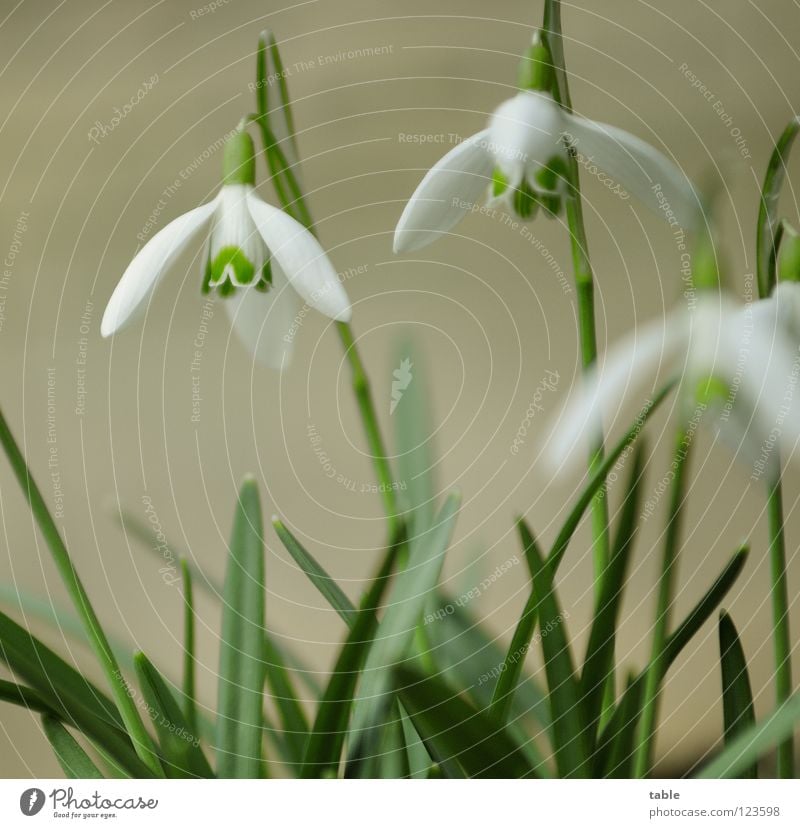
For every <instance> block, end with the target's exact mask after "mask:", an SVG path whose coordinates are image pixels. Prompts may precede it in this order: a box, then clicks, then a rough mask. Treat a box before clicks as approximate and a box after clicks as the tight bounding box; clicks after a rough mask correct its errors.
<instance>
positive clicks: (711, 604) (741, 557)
mask: <svg viewBox="0 0 800 828" xmlns="http://www.w3.org/2000/svg"><path fill="white" fill-rule="evenodd" d="M747 555H748V549H747V547H742V548H741V549H739V550H738V551H737V552H736V553H735V554H734V555H733V556H732V557H731V559H730V561H728V563H727V564H726V566H725V568H724V569H723V570H722V572H721V573H720V574H719V576H718V577H717V578H716V579H715V580H714V583H713V584H712V585H711V586H710V587H709V588H708V590H707V591H706V593H705V594H704V595H703V597H702V598H701V599H700V600H699V601H698V602H697V604H695V606H694V607H693V608H692V610H691V612H689V614H688V615H687V616H686V618H685V619H684V620H683V622H682V623H681V624H679V625H678V627H677V628H676V630H675V631H674V632H673V633H672V634H671V635H670V636H669V637H668V638H667V641H666V644H665V647H664V653H665V665H666V667H665V669H666V670H669V668H670V667H671V666H672V664H673V663H674V662H675V660H676V659H677V658H678V656H679V655H680V654H681V652H682V651H683V649H684V648H685V647H686V645H687V644H688V643H689V642H690V641H691V640H692V639H693V638H694V636H695V635H696V634H697V633H698V632H699V631H700V629H701V628H702V626H703V624H705V623H706V621H708V619H709V618H711V616H712V615H713V613H714V612H715V611H716V610H717V609H718V608H719V605H720V604H721V603H722V601H723V600H724V598H725V596H726V595H727V594H728V592H729V591H730V590H731V588H732V587H733V585H734V584H735V583H736V579H737V578H738V577H739V575H740V574H741V572H742V569H744V566H745V564H746V563H747ZM646 675H647V668H645V669H644V670H643V671H642V672H641V673H639V675H638V676H636V678H635V679H634V680H633V681H632V682H631V683H630V685H629V686H628V689H627V690H626V691H625V694H624V695H623V698H622V701H621V702H620V704H618V705H617V709H616V710H615V711H614V713H613V714H612V716H611V719H610V721H609V722H608V724H607V725H606V727H605V728H604V729H603V731H602V733H601V735H600V737H599V740H598V748H597V750H596V752H595V756H594V763H595V767H596V768H606V769H607V768H612V769H613V767H614V766H613V765H611V760H610V759H609V750H611V749H612V747H613V738H612V737H611V735H610V734H613V733H614V732H615V731H619V730H620V729H621V728H622V727H623V723H622V722H621V721H620V720H621V719H623V718H624V717H626V716H628V717H629V716H630V710H631V702H630V700H629V698H628V697H629V696H630V695H634V694H640V697H639V702H638V703H637V704H636V705H635V709H636V715H635V719H636V723H638V718H639V715H640V713H641V702H642V701H643V693H644V681H645V677H646ZM628 775H630V774H628Z"/></svg>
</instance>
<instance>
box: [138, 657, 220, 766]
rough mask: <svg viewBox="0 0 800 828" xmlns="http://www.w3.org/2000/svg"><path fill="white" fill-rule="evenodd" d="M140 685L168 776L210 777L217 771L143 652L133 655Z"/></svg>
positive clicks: (166, 685)
mask: <svg viewBox="0 0 800 828" xmlns="http://www.w3.org/2000/svg"><path fill="white" fill-rule="evenodd" d="M133 660H134V665H135V667H136V675H137V676H138V678H139V686H140V687H141V688H142V695H143V696H144V700H145V702H146V703H147V712H148V713H149V714H150V718H151V720H152V721H153V725H154V726H155V729H156V733H157V735H158V741H159V744H160V745H161V752H162V754H163V757H164V765H165V768H166V771H167V776H169V777H170V778H172V779H192V778H197V777H200V778H205V779H208V778H210V777H212V776H213V775H214V772H213V771H212V770H211V766H210V765H209V764H208V760H207V759H206V757H205V756H204V755H203V751H202V750H201V748H200V743H199V740H198V738H197V735H196V732H195V731H194V730H193V729H192V728H191V727H190V725H189V722H188V721H187V720H186V718H185V716H184V715H183V711H182V710H181V707H180V704H178V701H177V700H176V699H175V696H174V695H173V693H172V690H170V688H169V685H168V684H167V682H166V681H165V680H164V678H163V677H162V676H161V674H160V673H159V672H158V670H157V669H156V668H155V667H154V666H153V664H152V662H151V661H150V660H149V659H148V658H147V656H146V655H145V654H144V653H137V654H136V655H135V656H134V659H133Z"/></svg>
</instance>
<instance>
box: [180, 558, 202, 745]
mask: <svg viewBox="0 0 800 828" xmlns="http://www.w3.org/2000/svg"><path fill="white" fill-rule="evenodd" d="M181 577H182V580H183V708H184V715H185V716H186V722H187V724H188V728H189V730H190V731H191V732H192V733H198V729H197V703H196V701H195V698H196V695H197V694H196V690H195V669H194V665H195V656H194V630H195V619H194V590H193V589H192V571H191V569H190V568H189V562H188V561H187V560H186V558H181Z"/></svg>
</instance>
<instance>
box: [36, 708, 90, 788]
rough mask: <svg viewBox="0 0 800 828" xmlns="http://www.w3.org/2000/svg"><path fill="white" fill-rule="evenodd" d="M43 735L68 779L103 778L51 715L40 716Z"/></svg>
mask: <svg viewBox="0 0 800 828" xmlns="http://www.w3.org/2000/svg"><path fill="white" fill-rule="evenodd" d="M42 726H43V727H44V733H45V736H47V740H48V741H49V742H50V746H51V747H52V748H53V752H54V753H55V755H56V759H58V764H59V765H61V769H62V770H63V771H64V773H65V774H66V776H67V778H68V779H104V778H105V777H104V776H103V774H102V773H100V771H99V770H98V769H97V766H96V765H95V764H94V762H92V760H91V759H90V758H89V757H88V755H87V754H86V751H85V750H84V749H83V748H82V747H81V746H80V745H79V744H78V743H77V742H76V741H75V739H74V738H73V736H72V734H71V733H69V731H68V730H67V729H66V728H65V727H64V725H62V724H61V722H60V721H59V720H58V719H55V718H53V717H52V716H42Z"/></svg>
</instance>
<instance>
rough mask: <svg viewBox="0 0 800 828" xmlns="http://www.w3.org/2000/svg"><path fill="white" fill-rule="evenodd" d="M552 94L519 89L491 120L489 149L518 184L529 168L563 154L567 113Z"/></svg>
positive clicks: (505, 172) (513, 183) (535, 167)
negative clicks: (565, 116) (520, 90)
mask: <svg viewBox="0 0 800 828" xmlns="http://www.w3.org/2000/svg"><path fill="white" fill-rule="evenodd" d="M565 114H566V113H565V112H564V110H563V109H561V107H560V106H559V105H558V104H557V103H556V102H555V101H554V100H553V98H552V97H551V96H550V95H547V94H545V93H543V92H520V93H519V94H518V95H515V96H514V97H513V98H510V99H509V100H507V101H505V102H503V103H502V104H500V106H498V107H497V109H496V110H495V111H494V113H493V114H492V117H491V119H490V120H489V151H490V152H491V153H492V155H494V157H495V159H496V161H497V164H498V166H499V167H500V169H501V170H502V171H503V173H504V174H505V176H506V178H508V180H509V181H510V182H511V184H512V186H518V184H519V182H520V181H521V180H522V177H523V175H524V174H525V172H526V171H528V170H532V171H533V172H535V171H536V170H537V169H539V168H540V167H542V166H544V165H545V164H547V163H548V162H549V161H550V160H551V159H552V158H553V157H555V156H562V155H564V141H563V138H562V135H563V132H564V124H565V121H564V115H565Z"/></svg>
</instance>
